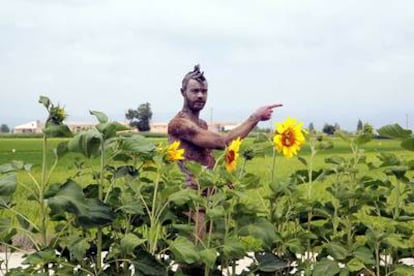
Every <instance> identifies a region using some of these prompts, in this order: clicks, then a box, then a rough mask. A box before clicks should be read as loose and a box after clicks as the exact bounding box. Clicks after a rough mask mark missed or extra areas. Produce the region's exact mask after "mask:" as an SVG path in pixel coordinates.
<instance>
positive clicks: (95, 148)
mask: <svg viewBox="0 0 414 276" xmlns="http://www.w3.org/2000/svg"><path fill="white" fill-rule="evenodd" d="M102 142H103V137H102V134H101V133H100V132H99V131H98V130H97V129H95V128H92V129H89V130H86V131H82V132H80V133H78V134H77V135H76V136H75V137H73V138H72V139H71V140H70V141H69V143H68V149H69V151H72V152H80V153H82V154H83V155H84V156H86V157H87V158H90V157H96V156H98V155H99V153H100V146H101V144H102Z"/></svg>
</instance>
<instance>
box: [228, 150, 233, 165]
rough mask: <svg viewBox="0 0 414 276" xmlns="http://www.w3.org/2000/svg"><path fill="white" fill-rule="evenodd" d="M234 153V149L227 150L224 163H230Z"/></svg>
mask: <svg viewBox="0 0 414 276" xmlns="http://www.w3.org/2000/svg"><path fill="white" fill-rule="evenodd" d="M234 157H235V153H234V150H229V152H228V153H227V154H226V163H227V164H228V163H231V162H233V161H234Z"/></svg>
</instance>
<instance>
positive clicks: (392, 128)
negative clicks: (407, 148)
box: [377, 124, 412, 139]
mask: <svg viewBox="0 0 414 276" xmlns="http://www.w3.org/2000/svg"><path fill="white" fill-rule="evenodd" d="M377 132H378V134H379V135H381V136H385V137H389V138H398V139H406V138H408V137H410V135H411V133H412V131H411V130H408V129H403V128H402V127H401V126H400V125H399V124H392V125H386V126H383V127H382V128H380V129H378V130H377Z"/></svg>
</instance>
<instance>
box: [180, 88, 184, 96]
mask: <svg viewBox="0 0 414 276" xmlns="http://www.w3.org/2000/svg"><path fill="white" fill-rule="evenodd" d="M180 91H181V95H183V96H184V89H182V88H180Z"/></svg>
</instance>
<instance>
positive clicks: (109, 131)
mask: <svg viewBox="0 0 414 276" xmlns="http://www.w3.org/2000/svg"><path fill="white" fill-rule="evenodd" d="M96 129H97V130H98V131H99V132H101V133H102V134H103V137H104V139H105V140H107V139H109V138H112V137H114V136H115V135H116V133H117V132H118V131H122V130H128V129H130V128H129V127H128V126H124V125H122V124H120V123H118V122H106V123H101V124H98V125H97V126H96Z"/></svg>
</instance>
